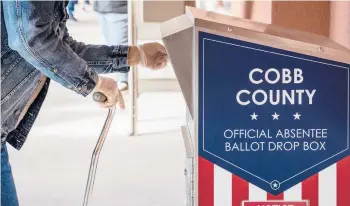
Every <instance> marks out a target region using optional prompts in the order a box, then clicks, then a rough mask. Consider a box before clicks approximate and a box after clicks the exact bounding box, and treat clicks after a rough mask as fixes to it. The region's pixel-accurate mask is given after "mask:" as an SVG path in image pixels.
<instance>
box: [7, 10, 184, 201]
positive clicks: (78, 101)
mask: <svg viewBox="0 0 350 206" xmlns="http://www.w3.org/2000/svg"><path fill="white" fill-rule="evenodd" d="M82 16H84V14H83V15H82ZM81 19H82V20H83V21H82V22H78V23H74V22H69V24H68V25H69V30H70V33H71V35H72V36H73V37H75V38H76V39H77V40H81V41H84V42H87V43H101V42H102V40H103V39H102V36H101V33H100V29H99V27H98V24H97V22H96V20H95V16H94V15H93V14H89V15H88V16H87V17H85V16H84V18H81ZM141 73H142V75H143V76H144V77H147V76H150V75H155V76H157V77H162V76H165V77H166V78H168V77H169V75H170V76H171V74H172V71H163V72H162V73H154V72H153V73H149V71H145V72H143V71H141ZM142 75H140V76H142ZM159 86H160V87H162V85H159ZM138 105H139V118H138V123H139V125H138V131H139V134H140V135H138V136H132V137H129V136H127V131H128V130H127V128H128V116H127V115H128V113H127V111H117V112H116V114H115V118H114V121H113V125H112V128H111V129H110V132H109V135H108V137H107V140H106V142H105V145H104V148H103V151H102V153H101V156H100V161H99V167H98V172H97V176H96V182H95V189H94V193H93V197H92V201H91V205H102V206H115V205H119V206H180V205H184V203H185V178H184V175H183V169H184V164H185V149H184V145H183V140H182V135H181V132H180V126H181V125H183V124H184V123H185V103H184V99H183V97H182V94H181V93H179V92H156V93H142V94H140V96H139V98H138ZM127 107H128V108H130V105H129V104H127ZM106 114H107V110H104V109H100V108H99V107H98V106H97V105H96V104H95V103H94V102H92V100H91V96H89V97H87V98H83V97H80V96H79V95H77V94H75V93H74V92H72V91H69V90H67V89H65V88H63V87H61V86H60V85H58V84H56V83H52V84H51V86H50V90H49V94H48V96H47V100H46V102H45V103H44V105H43V109H42V111H41V113H40V115H39V117H38V120H37V122H36V123H35V125H34V128H33V130H32V131H31V133H30V136H29V138H28V140H27V142H26V144H25V145H24V147H23V149H22V150H21V151H20V152H18V151H16V150H14V149H12V148H11V147H9V152H10V161H11V164H12V167H13V174H14V178H15V182H16V185H17V190H18V196H19V199H20V205H21V206H76V205H82V201H83V196H84V191H85V184H86V179H87V175H88V169H89V164H90V158H91V153H92V151H93V148H94V146H95V143H96V141H97V138H98V135H99V133H100V130H101V128H102V125H103V123H104V119H105V117H106Z"/></svg>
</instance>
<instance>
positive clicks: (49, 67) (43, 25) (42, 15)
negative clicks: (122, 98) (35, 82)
mask: <svg viewBox="0 0 350 206" xmlns="http://www.w3.org/2000/svg"><path fill="white" fill-rule="evenodd" d="M2 3H3V12H4V18H5V24H6V29H7V32H8V36H9V38H8V41H9V46H10V47H11V48H12V49H14V50H16V51H17V52H18V53H19V54H20V55H21V56H22V57H23V58H24V59H25V60H26V61H27V62H29V63H30V64H32V65H33V66H34V67H35V68H36V69H38V70H40V71H41V72H42V73H43V74H45V75H46V76H47V77H49V78H51V79H53V80H55V81H57V82H59V83H60V84H62V85H63V86H65V87H67V88H69V89H71V90H73V91H76V92H77V93H79V94H81V95H83V96H87V95H88V94H89V93H90V92H91V91H92V90H93V89H94V87H95V85H96V82H97V78H98V76H97V73H96V72H95V71H94V70H93V69H91V68H90V67H89V66H88V64H87V62H86V61H85V60H83V59H82V58H81V57H79V56H78V55H77V54H76V53H75V52H74V51H73V49H72V48H71V47H70V45H69V44H67V43H66V42H65V41H63V40H62V38H59V37H58V35H57V33H56V32H55V30H54V29H53V25H52V22H54V20H55V18H56V17H57V16H58V15H57V12H58V11H55V9H54V6H53V4H55V2H54V1H20V0H16V1H3V2H2Z"/></svg>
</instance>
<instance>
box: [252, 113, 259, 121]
mask: <svg viewBox="0 0 350 206" xmlns="http://www.w3.org/2000/svg"><path fill="white" fill-rule="evenodd" d="M250 116H251V117H252V120H258V115H256V114H255V112H254V113H253V114H252V115H250Z"/></svg>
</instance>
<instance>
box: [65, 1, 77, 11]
mask: <svg viewBox="0 0 350 206" xmlns="http://www.w3.org/2000/svg"><path fill="white" fill-rule="evenodd" d="M76 4H78V0H69V2H68V6H67V8H68V11H69V12H70V13H73V11H74V6H75V5H76Z"/></svg>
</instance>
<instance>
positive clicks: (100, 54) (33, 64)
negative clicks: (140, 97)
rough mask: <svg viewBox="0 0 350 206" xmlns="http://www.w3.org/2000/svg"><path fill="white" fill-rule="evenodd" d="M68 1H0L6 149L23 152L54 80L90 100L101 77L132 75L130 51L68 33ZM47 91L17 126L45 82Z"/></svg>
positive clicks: (2, 138)
mask: <svg viewBox="0 0 350 206" xmlns="http://www.w3.org/2000/svg"><path fill="white" fill-rule="evenodd" d="M66 5H67V2H63V1H27V0H24V1H20V0H16V1H1V144H3V143H5V142H6V141H7V142H8V143H10V144H11V145H12V146H13V147H15V148H16V149H18V150H19V149H20V148H21V147H22V145H23V143H24V142H25V140H26V139H27V136H28V134H29V131H30V129H31V127H32V125H33V123H34V121H35V119H36V117H37V115H38V113H39V110H40V107H41V105H42V103H43V101H44V99H45V96H46V93H47V90H48V88H49V82H50V79H51V80H54V81H56V82H58V83H60V84H61V85H63V86H64V87H66V88H68V89H71V90H73V91H75V92H77V93H78V94H80V95H83V96H87V95H88V94H89V93H91V91H92V90H93V89H94V87H95V85H96V81H97V77H98V76H97V73H110V72H128V70H129V67H128V65H127V52H128V48H129V47H128V46H104V45H85V44H83V43H81V42H77V41H75V40H74V39H73V38H72V37H71V36H70V35H69V33H68V30H67V28H66V21H67V19H68V14H67V11H66ZM42 75H45V76H47V77H48V78H47V81H46V82H45V84H44V86H43V88H42V89H41V91H40V93H39V94H38V96H37V98H36V99H35V100H34V102H33V103H32V104H31V106H30V107H29V109H28V111H27V113H26V114H25V116H24V117H23V119H22V120H21V122H20V123H19V124H18V125H17V127H16V124H17V121H18V120H19V116H20V114H21V112H22V111H23V109H24V107H25V105H26V103H27V102H28V100H29V99H30V97H31V96H32V94H33V92H34V90H35V88H36V86H37V85H38V84H39V83H40V82H39V81H40V77H41V76H42Z"/></svg>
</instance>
